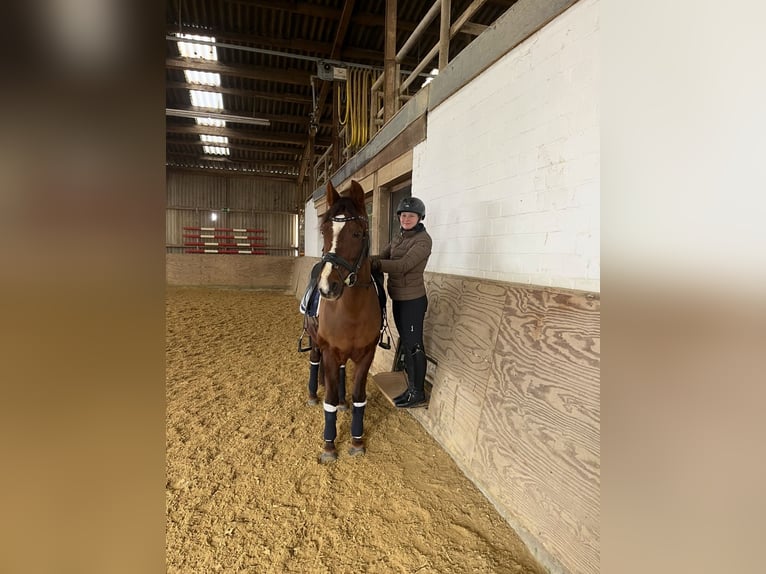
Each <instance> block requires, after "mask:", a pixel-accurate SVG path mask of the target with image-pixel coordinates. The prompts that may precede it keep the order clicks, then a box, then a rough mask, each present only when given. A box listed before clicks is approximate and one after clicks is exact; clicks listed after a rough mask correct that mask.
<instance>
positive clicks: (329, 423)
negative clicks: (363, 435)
mask: <svg viewBox="0 0 766 574" xmlns="http://www.w3.org/2000/svg"><path fill="white" fill-rule="evenodd" d="M328 407H330V408H332V409H333V410H332V411H328V410H327V408H328ZM324 408H325V411H324V439H325V440H326V441H334V440H335V437H336V435H337V430H336V429H335V421H336V419H337V417H338V412H337V407H333V406H331V405H328V404H327V403H325V407H324Z"/></svg>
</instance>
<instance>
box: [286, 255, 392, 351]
mask: <svg viewBox="0 0 766 574" xmlns="http://www.w3.org/2000/svg"><path fill="white" fill-rule="evenodd" d="M321 268H322V262H321V261H320V262H319V263H317V264H315V265H314V267H312V268H311V273H310V274H309V284H308V285H307V286H306V291H305V292H304V293H303V297H301V303H300V305H299V307H298V309H299V311H300V312H301V315H304V320H303V335H301V337H300V338H299V339H298V352H300V353H303V352H305V351H309V350H310V349H311V337H309V345H308V346H304V345H303V336H304V335H305V334H306V330H307V323H306V321H307V319H309V318H314V319H316V318H317V317H318V316H319V303H320V302H321V300H322V298H321V297H320V295H319V287H318V285H317V283H318V281H317V279H318V278H319V272H320V270H321ZM372 278H373V284H374V285H375V291H376V292H377V294H378V302H379V303H380V311H381V319H380V340H379V341H378V345H379V346H380V347H381V348H383V349H390V348H391V333H390V331H389V332H388V337H386V340H384V338H383V336H384V332H385V331H387V330H388V320H387V316H386V301H387V298H386V290H385V289H384V288H383V273H382V272H380V271H377V272H373V274H372Z"/></svg>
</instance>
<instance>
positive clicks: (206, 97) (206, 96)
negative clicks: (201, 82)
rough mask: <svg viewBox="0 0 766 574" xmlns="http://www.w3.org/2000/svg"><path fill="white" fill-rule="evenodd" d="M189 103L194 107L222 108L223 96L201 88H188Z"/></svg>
mask: <svg viewBox="0 0 766 574" xmlns="http://www.w3.org/2000/svg"><path fill="white" fill-rule="evenodd" d="M189 96H190V97H191V103H192V105H193V106H194V107H195V108H208V109H213V110H222V109H223V96H222V95H221V94H220V93H218V92H203V91H201V90H189Z"/></svg>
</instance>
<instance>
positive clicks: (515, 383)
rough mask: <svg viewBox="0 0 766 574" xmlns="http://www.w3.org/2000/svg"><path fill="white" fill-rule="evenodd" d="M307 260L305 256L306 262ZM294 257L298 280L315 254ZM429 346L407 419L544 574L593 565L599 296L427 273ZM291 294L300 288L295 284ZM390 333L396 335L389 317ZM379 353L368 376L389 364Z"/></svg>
mask: <svg viewBox="0 0 766 574" xmlns="http://www.w3.org/2000/svg"><path fill="white" fill-rule="evenodd" d="M304 259H305V258H304ZM310 263H311V264H309V262H307V261H298V262H297V263H296V272H295V274H296V276H298V277H302V276H303V274H304V273H305V274H306V278H307V277H308V271H310V269H311V265H313V261H311V262H310ZM425 280H426V289H427V291H428V297H429V306H428V312H427V314H426V319H425V336H424V342H425V346H426V353H427V355H428V356H429V357H431V358H432V359H434V360H435V361H436V363H437V366H436V369H435V372H434V377H433V389H432V392H431V400H430V403H429V406H428V408H427V409H413V410H412V411H411V412H410V414H411V415H412V416H413V417H415V418H416V419H417V420H418V421H419V422H420V423H421V424H422V425H423V426H424V427H425V428H426V429H427V430H428V431H429V432H430V433H431V434H432V435H433V436H434V438H436V439H437V441H438V442H439V443H440V444H441V445H442V446H443V447H444V448H445V450H447V452H449V453H450V455H451V456H452V458H453V459H454V460H455V461H456V462H457V464H458V465H459V466H460V468H461V469H462V470H463V471H464V472H465V473H466V475H467V476H468V477H469V478H470V479H471V480H472V481H473V482H474V483H475V484H476V485H477V486H478V487H479V488H480V489H481V490H482V491H483V492H484V493H485V494H486V495H487V496H488V498H489V499H490V500H491V501H492V503H493V504H494V505H495V506H496V508H497V509H498V511H499V512H500V513H501V514H502V515H503V516H504V517H505V518H506V520H508V522H509V523H510V524H511V526H513V527H514V528H515V529H516V531H517V532H518V533H519V534H520V535H521V536H522V538H523V539H524V540H525V542H526V543H527V545H528V546H529V547H530V549H531V550H532V551H533V552H534V553H535V555H536V557H537V558H538V559H539V560H540V561H541V562H542V563H543V564H545V565H546V566H547V567H548V568H549V569H550V571H551V572H578V573H587V574H592V573H596V572H598V571H599V552H600V550H599V548H600V531H599V516H600V500H599V491H600V399H599V397H600V388H599V384H600V383H599V368H600V301H599V297H598V294H591V293H581V292H573V291H566V290H557V289H553V288H547V287H535V286H528V285H517V284H511V283H503V282H496V281H485V280H480V279H473V278H466V277H458V276H453V275H444V274H436V273H426V275H425ZM299 287H300V288H299V289H297V290H296V297H300V296H301V295H302V294H303V289H304V288H305V281H300V282H299ZM389 322H390V325H391V330H392V333H393V335H394V340H393V341H392V343H393V347H394V348H395V346H396V341H397V339H398V334H397V333H396V328H395V327H394V325H393V319H392V317H391V316H390V304H389ZM393 359H394V349H393V348H392V350H390V351H385V350H383V349H378V351H377V353H376V358H375V362H374V363H373V368H372V370H371V373H373V374H374V373H379V372H385V371H390V370H391V365H392V363H393Z"/></svg>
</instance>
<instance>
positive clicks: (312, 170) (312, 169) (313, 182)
mask: <svg viewBox="0 0 766 574" xmlns="http://www.w3.org/2000/svg"><path fill="white" fill-rule="evenodd" d="M315 139H316V136H315V135H314V130H311V131H310V132H309V150H308V151H309V197H311V196H312V195H313V193H314V190H315V189H316V187H317V175H316V166H315V165H314V140H315ZM306 200H307V201H308V197H307V198H306Z"/></svg>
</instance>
